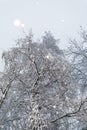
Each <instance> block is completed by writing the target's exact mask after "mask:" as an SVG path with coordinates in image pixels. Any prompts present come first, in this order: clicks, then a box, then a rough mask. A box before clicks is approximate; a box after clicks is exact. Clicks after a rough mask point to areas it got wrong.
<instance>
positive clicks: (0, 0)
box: [0, 0, 87, 68]
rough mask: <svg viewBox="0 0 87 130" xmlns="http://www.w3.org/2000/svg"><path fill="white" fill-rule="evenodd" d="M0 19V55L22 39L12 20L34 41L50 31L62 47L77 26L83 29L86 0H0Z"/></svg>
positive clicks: (85, 16) (85, 22)
mask: <svg viewBox="0 0 87 130" xmlns="http://www.w3.org/2000/svg"><path fill="white" fill-rule="evenodd" d="M0 17H1V18H0V52H2V51H3V50H5V49H7V48H9V47H12V46H13V44H14V40H15V39H17V38H18V37H19V36H21V35H22V28H21V27H15V26H14V20H16V19H19V20H20V21H21V22H22V25H25V27H24V29H25V31H28V30H29V29H31V28H32V31H33V33H34V35H35V38H37V39H38V38H40V37H41V36H42V35H43V33H44V31H47V30H50V31H51V32H52V33H53V35H54V36H55V37H56V38H60V39H61V46H62V47H65V46H66V43H67V42H66V41H67V39H68V38H69V37H74V36H75V35H76V34H77V32H79V30H80V25H81V26H83V27H86V28H87V0H0ZM0 55H1V53H0ZM0 68H2V65H1V67H0Z"/></svg>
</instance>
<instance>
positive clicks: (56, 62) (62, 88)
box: [0, 33, 85, 130]
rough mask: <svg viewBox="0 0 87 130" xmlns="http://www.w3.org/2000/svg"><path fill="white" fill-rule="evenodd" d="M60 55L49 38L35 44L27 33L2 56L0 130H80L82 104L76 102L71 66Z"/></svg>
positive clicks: (79, 101) (75, 89) (51, 37)
mask: <svg viewBox="0 0 87 130" xmlns="http://www.w3.org/2000/svg"><path fill="white" fill-rule="evenodd" d="M51 42H52V43H51ZM48 44H49V45H48ZM53 44H54V45H53ZM46 45H47V46H46ZM48 46H49V47H48ZM54 48H57V51H56V50H54ZM58 52H59V53H58ZM60 52H61V51H60V49H59V48H58V47H57V45H56V40H55V39H54V37H53V36H52V35H51V34H49V33H47V34H45V36H44V37H43V40H42V42H41V43H38V42H34V41H33V36H32V34H31V33H30V34H29V35H26V36H25V37H24V38H20V39H18V40H17V46H16V47H13V48H12V49H10V50H8V51H7V52H4V53H3V59H4V61H5V70H4V72H3V73H2V74H1V76H0V129H1V130H72V129H74V130H75V128H77V127H78V128H79V130H80V129H81V128H82V127H81V126H83V125H84V122H81V118H80V114H78V113H80V111H81V109H82V106H83V104H84V101H82V100H81V99H79V92H78V91H77V90H78V86H77V84H75V83H72V81H71V77H70V65H69V64H68V63H67V62H66V60H65V58H64V56H63V55H62V53H60ZM78 115H79V116H78ZM79 122H80V123H79ZM84 126H85V125H84ZM76 130H77V129H76Z"/></svg>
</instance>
